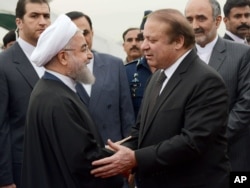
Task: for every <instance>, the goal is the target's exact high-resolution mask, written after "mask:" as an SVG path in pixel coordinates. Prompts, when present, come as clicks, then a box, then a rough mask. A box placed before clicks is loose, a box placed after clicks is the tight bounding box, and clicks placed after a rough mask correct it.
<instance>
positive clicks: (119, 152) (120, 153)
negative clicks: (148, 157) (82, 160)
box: [91, 140, 136, 178]
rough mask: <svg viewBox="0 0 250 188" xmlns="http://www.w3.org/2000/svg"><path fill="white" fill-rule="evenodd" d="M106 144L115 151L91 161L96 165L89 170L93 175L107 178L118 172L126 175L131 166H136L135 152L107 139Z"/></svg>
mask: <svg viewBox="0 0 250 188" xmlns="http://www.w3.org/2000/svg"><path fill="white" fill-rule="evenodd" d="M108 146H109V147H110V148H111V149H112V150H113V151H114V152H115V154H113V155H112V156H110V157H106V158H103V159H100V160H96V161H93V162H92V165H93V166H94V167H96V166H98V167H96V168H95V169H93V170H91V174H93V175H94V176H95V177H101V178H108V177H111V176H115V175H118V174H123V175H124V176H126V177H127V176H128V175H129V174H130V171H131V169H132V168H134V167H135V166H136V160H135V153H134V151H133V150H131V149H129V148H127V147H125V146H122V145H119V144H118V143H114V142H112V141H111V140H108Z"/></svg>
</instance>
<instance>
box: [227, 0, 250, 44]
mask: <svg viewBox="0 0 250 188" xmlns="http://www.w3.org/2000/svg"><path fill="white" fill-rule="evenodd" d="M223 11H224V16H225V17H224V19H223V21H224V23H225V26H226V33H225V35H224V38H225V39H228V40H233V41H235V42H238V43H242V44H243V43H244V44H247V43H249V44H250V0H227V1H226V3H225V5H224V8H223Z"/></svg>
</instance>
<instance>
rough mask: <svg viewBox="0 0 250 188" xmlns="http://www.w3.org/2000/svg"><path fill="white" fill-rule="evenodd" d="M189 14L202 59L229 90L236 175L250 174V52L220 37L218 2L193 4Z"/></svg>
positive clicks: (205, 0)
mask: <svg viewBox="0 0 250 188" xmlns="http://www.w3.org/2000/svg"><path fill="white" fill-rule="evenodd" d="M185 14H186V18H187V19H188V21H189V22H190V24H191V25H192V27H193V29H194V32H195V40H196V49H197V53H198V55H199V56H200V58H201V59H203V61H204V62H205V63H207V64H208V65H210V66H211V67H213V68H214V69H215V70H216V71H217V72H218V73H219V74H220V75H221V76H222V78H223V80H224V82H225V84H226V86H227V90H228V93H229V108H228V110H229V119H228V124H227V136H228V143H229V159H230V162H231V165H232V171H250V149H249V147H250V115H249V114H250V68H249V66H250V48H249V46H247V45H243V44H239V43H235V42H232V41H229V40H224V39H222V38H220V37H219V36H218V34H217V29H218V28H219V26H220V23H221V19H222V18H221V10H220V5H219V3H218V2H217V1H216V0H190V1H189V2H188V4H187V6H186V10H185Z"/></svg>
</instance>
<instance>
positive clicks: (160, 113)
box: [92, 9, 230, 188]
mask: <svg viewBox="0 0 250 188" xmlns="http://www.w3.org/2000/svg"><path fill="white" fill-rule="evenodd" d="M143 34H144V41H143V44H142V49H143V51H144V55H145V57H146V58H147V61H148V64H149V65H150V66H153V67H155V68H157V69H158V71H156V72H155V73H154V74H153V75H152V78H151V79H150V81H149V83H148V85H147V87H146V90H145V93H144V98H143V102H142V106H141V109H140V112H139V116H138V118H137V122H136V125H135V126H134V127H133V129H132V132H131V135H132V138H131V139H130V140H128V141H127V142H126V143H124V145H126V146H128V147H129V148H132V149H135V151H132V150H131V149H129V148H127V147H124V146H121V145H118V144H116V143H112V142H111V141H109V142H108V143H109V146H110V147H111V148H112V149H113V150H115V151H116V154H115V155H113V156H112V157H108V158H104V159H101V160H99V161H94V162H93V163H92V164H93V165H94V166H95V165H102V166H101V167H97V168H96V169H94V170H93V171H92V174H95V175H96V176H97V177H99V176H101V177H103V178H105V177H109V176H112V175H114V174H117V173H124V172H126V171H127V172H128V171H129V170H130V169H132V168H134V171H135V173H136V174H135V176H136V184H137V187H138V188H151V187H157V188H165V187H171V188H190V187H192V188H195V187H202V188H211V187H213V188H227V187H228V184H229V170H230V165H229V160H228V157H227V140H226V125H227V119H228V114H227V105H228V95H227V91H226V87H225V84H224V82H223V80H222V78H221V77H220V76H219V74H218V73H217V72H216V71H215V70H213V69H212V68H211V67H209V66H207V65H206V64H204V63H203V62H202V61H201V59H200V58H199V57H198V56H197V54H196V52H195V50H194V49H192V48H193V47H194V43H195V39H194V33H193V30H192V28H191V27H190V25H189V23H188V22H187V20H186V19H185V17H184V16H183V15H182V14H181V13H180V12H179V11H177V10H174V9H163V10H157V11H154V12H153V13H151V14H150V15H149V16H148V19H147V21H146V23H145V28H144V33H143ZM159 75H163V76H165V77H167V78H165V80H164V81H163V84H162V86H161V87H159V89H160V91H159V92H156V93H155V91H156V90H157V88H158V87H157V88H156V86H158V81H159V80H158V78H159ZM155 94H156V95H157V96H155ZM152 101H155V102H152Z"/></svg>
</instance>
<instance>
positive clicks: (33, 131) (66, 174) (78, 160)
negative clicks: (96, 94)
mask: <svg viewBox="0 0 250 188" xmlns="http://www.w3.org/2000/svg"><path fill="white" fill-rule="evenodd" d="M46 74H47V75H48V73H46ZM45 76H46V75H45ZM52 77H53V76H46V79H45V78H42V79H40V80H39V81H38V82H37V84H36V86H35V88H34V90H33V92H32V94H31V97H30V103H29V107H28V111H27V122H26V127H25V142H24V161H23V168H22V187H23V188H34V187H36V188H85V187H86V188H99V187H100V188H119V187H122V183H123V179H122V177H121V176H115V177H111V178H106V179H103V178H95V177H94V176H93V175H91V174H90V170H91V169H92V165H91V162H92V161H94V160H97V159H100V158H103V157H107V156H110V155H111V153H112V152H111V153H110V152H108V151H107V150H106V149H105V148H104V143H103V141H102V139H101V136H100V135H99V132H98V129H97V127H96V126H95V124H94V122H93V120H92V118H91V115H90V114H89V111H88V109H87V107H86V105H85V104H83V103H82V102H81V100H80V98H79V97H78V96H77V95H76V93H74V92H73V91H72V90H71V89H70V88H69V87H68V86H66V85H65V84H64V83H63V82H61V81H59V79H58V80H56V79H54V78H52ZM51 78H52V79H53V80H51Z"/></svg>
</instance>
